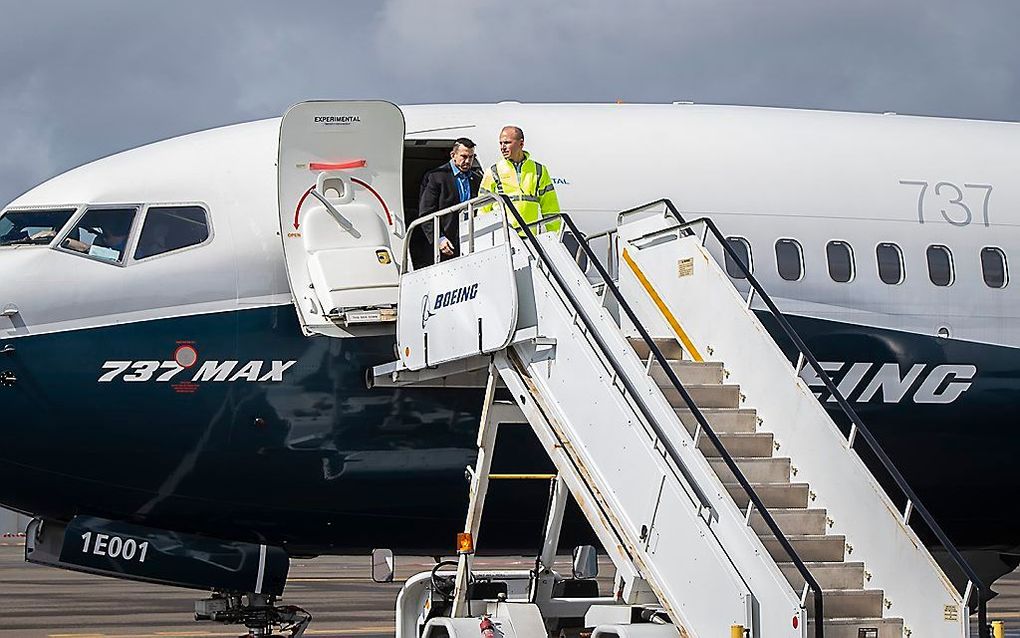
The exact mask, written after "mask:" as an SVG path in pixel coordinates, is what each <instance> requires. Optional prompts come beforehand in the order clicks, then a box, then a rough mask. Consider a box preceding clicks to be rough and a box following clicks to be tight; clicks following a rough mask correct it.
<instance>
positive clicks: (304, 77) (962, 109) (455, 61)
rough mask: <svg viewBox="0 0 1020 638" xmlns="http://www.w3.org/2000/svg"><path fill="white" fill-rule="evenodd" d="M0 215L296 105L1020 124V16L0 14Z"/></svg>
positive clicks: (322, 4)
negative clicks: (727, 109) (509, 107)
mask: <svg viewBox="0 0 1020 638" xmlns="http://www.w3.org/2000/svg"><path fill="white" fill-rule="evenodd" d="M0 11H2V15H3V16H4V21H3V23H2V24H0V140H2V142H0V200H2V201H8V200H10V199H11V198H13V197H14V196H15V195H17V194H18V193H19V192H21V191H23V190H25V189H26V188H29V187H31V186H32V185H34V184H35V183H38V182H39V181H42V180H43V179H45V178H47V177H49V176H51V175H53V174H54V173H57V172H60V171H63V170H66V169H67V168H70V167H71V166H74V165H76V164H80V163H82V162H86V161H90V160H92V159H95V158H97V157H100V156H103V155H107V154H109V153H112V152H116V151H118V150H121V149H124V148H129V147H132V146H137V145H140V144H143V143H146V142H150V141H153V140H156V139H161V138H164V137H168V136H172V135H177V134H181V133H185V132H189V131H193V130H199V129H203V128H209V127H212V126H218V125H222V124H227V123H231V122H236V121H243V120H249V119H256V118H261V117H270V116H274V115H279V114H280V113H281V112H282V111H283V110H284V109H285V108H286V107H287V106H288V105H289V104H292V103H294V102H297V101H300V100H303V99H310V98H341V99H342V98H363V97H381V98H387V99H391V100H394V101H396V102H400V103H423V102H488V101H498V100H504V99H518V100H522V101H545V102H548V101H603V102H606V101H613V100H616V99H623V100H625V101H631V102H639V101H640V102H662V101H671V100H678V99H687V100H694V101H698V102H719V103H737V104H765V105H782V106H798V107H807V108H831V109H846V110H867V111H884V110H895V111H899V112H904V113H924V114H933V115H946V116H956V117H979V118H992V119H1009V120H1012V119H1017V106H1016V105H1017V104H1020V86H1018V83H1017V80H1016V77H1017V72H1018V68H1017V66H1018V64H1017V62H1018V61H1020V43H1018V42H1017V41H1016V38H1015V36H1014V33H1013V30H1014V28H1015V25H1016V24H1020V20H1018V18H1020V4H1017V3H1015V2H1012V1H1009V0H994V1H989V2H981V3H959V2H951V1H950V0H929V1H927V2H923V1H920V0H911V1H910V2H896V3H890V2H879V1H877V0H861V1H859V2H854V3H845V2H835V1H831V0H817V1H815V2H807V1H804V0H801V1H793V0H775V1H771V2H746V1H744V2H738V1H736V0H711V1H710V0H628V1H627V2H622V3H598V4H596V3H590V2H581V1H580V0H561V1H559V2H548V1H541V2H539V1H537V0H518V2H515V3H513V4H512V6H503V5H500V4H497V3H482V2H469V1H466V0H461V1H459V2H455V1H452V0H429V1H428V2H423V1H422V0H382V1H379V2H372V1H367V0H366V1H364V2H355V1H346V2H342V1H337V0H321V1H318V0H317V1H300V2H299V1H294V2H279V1H273V0H243V1H242V0H220V1H217V2H195V1H193V0H187V1H181V2H176V3H156V2H137V1H132V0H93V1H90V2H87V3H86V2H76V1H73V0H63V1H58V0H36V1H35V2H32V3H24V2H18V1H16V0H0Z"/></svg>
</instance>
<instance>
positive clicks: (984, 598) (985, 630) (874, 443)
mask: <svg viewBox="0 0 1020 638" xmlns="http://www.w3.org/2000/svg"><path fill="white" fill-rule="evenodd" d="M660 203H661V204H663V205H664V206H665V207H666V210H667V211H668V212H669V214H670V215H672V216H673V217H674V218H675V219H676V220H677V221H678V222H679V223H680V225H679V226H675V227H673V228H671V229H668V230H690V227H691V226H693V225H696V224H705V226H706V227H707V228H708V229H709V230H710V231H711V232H712V235H713V236H715V238H716V240H718V242H719V243H720V245H721V246H722V248H723V250H724V251H725V252H726V255H728V256H729V258H730V260H731V261H732V262H733V263H734V264H736V265H737V267H738V268H739V269H740V272H741V274H743V275H744V278H745V279H746V280H747V281H748V283H750V284H751V288H752V290H753V292H754V293H756V294H757V295H758V296H759V297H761V299H762V301H763V302H765V305H766V307H767V308H768V310H769V312H770V313H771V314H772V317H773V318H774V319H775V320H776V322H777V323H778V324H779V326H780V328H782V330H783V332H784V333H785V334H786V336H787V337H788V338H789V339H790V341H792V342H793V344H794V346H796V348H797V350H798V351H799V352H800V355H801V356H803V357H804V360H805V362H806V363H807V364H808V365H810V366H811V368H812V369H813V370H814V371H815V373H816V374H817V376H818V378H819V379H821V381H822V383H823V384H824V385H825V389H826V390H828V391H829V393H830V394H831V396H832V397H833V398H834V399H835V400H836V403H837V404H838V405H839V407H840V408H841V409H842V410H843V413H844V414H845V415H846V416H847V417H848V418H849V419H850V421H851V423H852V424H853V430H852V432H851V435H850V436H849V437H848V438H849V443H850V444H849V447H850V449H853V445H854V443H855V442H856V437H855V436H854V434H853V432H854V431H855V432H856V433H857V434H860V435H861V436H863V437H864V440H865V441H867V442H868V445H869V447H870V448H871V451H872V452H873V453H874V454H875V456H876V457H877V458H878V460H879V461H880V462H881V463H882V466H883V467H884V468H885V470H886V472H888V473H889V476H890V477H891V478H892V479H893V481H895V482H896V485H897V487H899V488H900V489H901V490H902V491H903V495H904V496H905V497H906V498H907V505H906V507H905V513H904V523H906V524H907V525H910V513H911V511H912V510H914V511H916V512H917V513H918V514H919V515H920V516H921V519H922V520H924V522H925V523H926V524H927V525H928V529H929V530H930V531H931V532H932V533H933V534H934V535H935V537H936V538H937V539H938V541H939V543H940V544H941V545H942V547H943V548H944V549H945V550H946V551H947V552H948V553H949V555H950V556H951V557H952V558H953V561H954V562H955V563H956V566H957V567H959V568H960V570H961V571H962V572H963V573H964V574H965V575H966V576H967V578H968V579H969V580H970V584H971V585H972V586H973V588H974V589H975V590H977V595H978V604H977V608H978V609H977V612H978V632H979V636H980V638H990V632H989V627H988V605H987V603H988V595H987V594H988V589H987V588H986V587H985V585H984V584H983V583H982V582H981V580H980V579H979V578H978V576H977V574H976V573H975V572H974V570H973V568H971V566H970V564H969V563H967V561H966V560H965V559H964V557H963V555H961V554H960V551H959V550H958V549H956V546H955V545H953V543H952V541H950V540H949V537H948V536H946V533H945V532H944V531H943V530H942V528H941V527H940V526H939V524H938V523H937V522H936V521H935V518H934V517H933V516H932V515H931V513H930V512H929V511H928V509H927V508H926V507H925V506H924V505H923V504H922V503H921V501H920V499H919V498H917V494H915V493H914V490H913V489H911V487H910V485H909V484H908V483H907V480H906V479H905V478H904V477H903V475H902V474H901V473H900V471H899V469H898V468H897V467H896V465H895V464H894V463H893V461H892V459H890V458H889V455H888V454H886V452H885V450H884V449H882V446H881V445H880V444H879V443H878V440H877V439H876V438H875V436H874V435H873V434H872V433H871V430H869V429H868V428H867V426H866V425H864V421H863V420H862V419H861V417H860V416H858V414H857V412H856V411H855V410H854V409H853V407H851V405H850V402H849V401H847V400H846V397H844V396H843V394H842V393H841V392H840V391H839V388H837V387H836V384H835V383H833V382H832V379H831V378H829V374H828V372H826V371H825V370H824V369H823V368H822V366H821V364H820V363H819V362H818V359H816V358H815V356H814V354H812V352H811V351H810V350H809V349H808V347H807V344H805V343H804V341H803V340H802V339H801V337H800V335H799V334H797V332H796V331H795V330H794V329H793V326H791V325H790V323H789V322H788V321H787V320H786V317H784V316H783V314H782V313H781V312H780V311H779V308H778V307H777V306H776V304H775V303H774V302H773V301H772V298H771V297H769V295H768V293H766V292H765V289H764V288H763V287H762V286H761V284H760V283H758V280H757V279H755V278H754V275H753V274H751V271H750V269H749V268H748V267H747V265H746V264H744V262H743V260H742V259H740V257H739V256H738V255H737V253H736V251H734V250H733V248H731V247H730V245H729V244H728V243H727V242H726V238H725V237H724V236H723V234H722V233H721V232H720V231H719V228H718V227H717V226H716V225H715V222H713V221H712V220H711V219H709V218H708V217H701V218H699V219H696V220H693V221H690V222H688V221H686V220H684V218H683V215H681V214H680V211H678V210H677V208H676V206H674V205H673V202H671V201H670V200H669V199H665V198H664V199H660V200H656V201H654V202H650V203H648V204H645V205H644V206H639V207H635V208H632V209H629V210H627V211H624V212H622V213H620V216H623V215H625V214H627V213H632V212H636V211H638V210H641V209H642V208H649V207H652V206H655V205H657V204H660ZM749 299H750V298H749ZM798 372H799V370H798ZM963 594H964V598H965V600H964V601H963V602H964V605H967V606H969V604H970V602H969V600H967V599H966V598H967V594H968V592H967V591H966V590H965V591H964V592H963Z"/></svg>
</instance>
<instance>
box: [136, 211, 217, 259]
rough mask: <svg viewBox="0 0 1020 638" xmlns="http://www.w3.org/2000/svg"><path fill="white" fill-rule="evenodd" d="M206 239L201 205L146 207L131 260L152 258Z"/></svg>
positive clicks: (205, 217)
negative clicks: (133, 256) (143, 220)
mask: <svg viewBox="0 0 1020 638" xmlns="http://www.w3.org/2000/svg"><path fill="white" fill-rule="evenodd" d="M207 239H209V219H208V215H207V214H206V212H205V209H204V208H202V207H201V206H160V207H150V208H149V210H148V211H146V213H145V222H144V224H143V225H142V234H141V235H140V236H139V238H138V247H137V248H135V259H146V258H147V257H155V256H156V255H162V254H164V253H168V252H170V251H173V250H180V249H182V248H187V247H188V246H197V245H199V244H201V243H204V242H205V240H207Z"/></svg>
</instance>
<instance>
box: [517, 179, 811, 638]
mask: <svg viewBox="0 0 1020 638" xmlns="http://www.w3.org/2000/svg"><path fill="white" fill-rule="evenodd" d="M501 197H502V198H503V205H504V207H505V208H506V209H507V210H509V211H510V212H511V213H512V214H513V216H514V218H516V219H517V224H518V227H519V229H520V230H521V232H523V233H524V235H525V237H526V238H527V239H528V241H529V243H531V244H532V246H533V247H534V249H535V251H536V252H537V253H538V256H539V257H540V258H541V259H542V261H543V262H545V263H546V264H548V265H550V268H549V269H548V270H549V274H550V275H552V277H553V279H554V280H555V281H556V284H557V285H558V286H559V287H560V289H561V290H562V291H563V292H564V293H565V294H566V295H567V297H568V298H569V299H570V302H571V303H572V304H573V305H574V308H575V310H577V315H578V317H580V318H581V321H582V322H583V323H584V325H585V328H587V330H588V333H589V334H591V335H592V336H593V337H594V338H595V340H596V341H597V342H598V344H599V347H600V348H601V349H602V351H603V353H604V354H605V355H606V359H607V360H608V361H609V364H610V365H611V366H612V367H613V369H614V370H615V371H616V373H617V376H618V377H619V378H620V380H621V381H623V383H624V385H625V387H626V388H627V390H628V392H630V393H631V395H632V396H634V397H635V398H638V397H640V396H641V395H640V394H638V393H637V391H636V390H635V389H634V388H633V386H632V384H631V383H630V381H629V380H628V379H627V376H626V374H624V372H623V370H621V369H620V368H619V365H618V364H617V362H616V361H615V360H614V358H613V357H612V356H611V355H610V350H609V347H608V345H607V344H606V343H605V341H604V340H603V338H602V335H601V334H600V333H599V331H598V329H597V328H596V326H595V325H593V324H592V322H591V320H590V319H589V318H588V317H587V315H585V313H583V312H581V306H580V303H579V302H578V300H577V298H576V297H575V296H574V294H573V292H571V290H570V287H569V286H567V285H566V282H565V281H564V280H563V278H562V277H561V276H560V274H559V272H558V271H557V270H556V268H554V267H551V264H552V261H551V260H550V259H549V256H548V255H547V254H546V252H545V249H544V248H543V247H542V245H541V243H540V242H539V241H538V238H537V237H535V234H534V232H532V230H531V226H534V225H541V224H545V223H548V222H550V221H552V220H554V219H561V220H563V222H564V223H566V225H567V227H568V228H569V229H570V232H571V233H573V235H574V237H575V239H577V242H578V244H579V245H580V247H581V249H582V250H584V251H585V253H586V254H587V255H588V259H589V261H590V262H591V263H593V264H594V265H595V268H596V270H598V273H599V276H601V277H602V280H603V281H604V282H605V284H606V289H607V290H609V291H610V292H611V293H612V294H613V296H614V297H615V298H616V300H617V302H618V303H619V304H620V308H622V309H623V311H624V312H626V313H627V317H628V318H629V319H630V320H631V322H632V323H633V324H634V327H635V328H637V330H638V332H639V333H640V335H641V338H642V339H643V340H644V342H645V343H646V344H647V345H648V348H649V351H650V352H651V353H652V355H653V356H654V357H655V359H656V361H658V363H659V365H660V366H662V369H663V371H664V372H665V373H666V377H667V378H668V379H669V381H670V383H671V384H672V385H673V387H674V388H675V389H676V390H677V391H678V392H679V393H680V396H681V397H682V398H683V400H684V401H685V402H686V403H687V405H688V406H690V408H691V413H692V414H693V415H694V418H695V419H696V420H697V421H698V425H699V426H700V428H701V430H702V432H704V433H705V434H706V435H707V436H708V438H709V440H710V441H712V445H714V446H715V448H716V450H718V452H719V454H720V456H721V457H722V459H723V462H725V463H726V467H727V468H728V469H729V470H730V472H732V473H733V476H734V477H735V478H736V479H737V482H738V483H739V484H740V487H741V488H742V489H743V490H744V492H745V493H746V494H747V497H748V499H749V500H750V501H751V503H752V504H753V505H754V507H755V508H756V509H757V510H758V512H759V513H760V514H761V517H762V520H764V521H765V524H766V525H767V526H768V528H769V530H770V531H771V532H772V534H773V535H774V536H775V538H776V540H778V541H779V544H780V545H781V546H782V548H783V551H785V552H786V554H787V555H788V556H789V557H790V558H791V559H792V560H793V564H794V565H795V566H796V568H797V571H798V572H799V573H800V575H801V576H802V577H803V578H804V582H805V583H806V584H807V586H808V587H809V588H810V589H811V591H812V594H813V599H814V621H815V632H814V633H815V638H824V636H825V633H824V631H825V630H824V622H823V620H824V613H823V602H822V588H821V587H820V586H819V585H818V581H816V580H815V578H814V576H812V575H811V572H810V571H809V570H808V568H807V565H805V564H804V561H802V560H801V558H800V556H798V555H797V552H796V550H794V548H793V545H791V544H790V541H789V539H787V538H786V535H785V534H784V533H783V530H782V529H781V528H780V527H779V524H778V523H777V522H776V520H775V519H774V518H772V514H771V513H769V511H768V508H766V507H765V503H764V502H763V501H762V500H761V498H760V497H759V496H758V494H757V493H756V492H755V491H754V488H752V487H751V484H750V483H749V482H748V480H747V478H746V477H745V476H744V473H743V472H742V471H741V470H740V467H739V466H738V465H737V462H736V461H734V460H733V457H732V456H730V454H729V452H728V451H727V450H726V448H725V447H724V446H723V444H722V441H720V440H719V436H718V435H717V434H716V433H715V431H714V430H713V429H712V427H711V425H709V423H708V420H707V419H706V418H705V415H704V414H703V413H702V412H701V409H700V408H698V405H697V404H696V403H695V402H694V399H692V398H691V395H690V394H689V393H688V392H687V389H686V388H684V386H683V383H681V382H680V379H679V378H678V377H677V376H676V373H675V372H674V371H673V368H672V367H670V365H669V361H668V360H667V359H666V356H665V355H664V354H662V351H661V350H660V349H659V347H658V346H657V345H655V342H654V340H652V337H651V336H650V335H649V334H648V331H647V330H645V327H644V325H643V324H642V323H641V321H640V320H639V319H638V317H637V315H636V314H635V313H634V311H633V309H631V307H630V304H628V303H627V301H626V299H624V298H623V295H622V294H621V293H620V290H619V288H617V287H616V284H615V283H613V281H612V277H611V276H610V275H609V273H608V272H606V270H605V268H604V267H603V266H602V264H601V263H600V262H599V260H598V257H596V255H595V252H594V251H593V250H592V249H591V246H589V245H588V242H587V241H586V240H585V237H584V235H583V234H582V233H581V231H580V230H578V228H577V226H576V225H575V224H574V221H573V220H572V219H571V218H570V216H569V215H566V214H564V213H557V214H555V215H549V216H545V217H543V218H542V219H541V220H539V221H537V222H531V223H528V222H525V221H524V219H523V218H522V217H521V215H520V213H519V212H517V208H516V207H514V205H513V203H512V202H511V201H510V199H509V198H508V197H507V196H506V195H501ZM638 403H639V404H640V401H638ZM639 407H640V408H641V410H642V414H644V416H645V418H646V420H647V421H648V424H649V426H650V427H651V428H652V429H653V430H654V431H655V434H656V436H658V437H659V440H660V442H662V444H663V447H664V448H665V450H666V451H667V452H668V453H669V456H670V458H671V460H672V461H673V463H674V464H675V465H676V466H677V467H678V468H679V469H680V471H681V473H683V474H684V476H685V478H687V479H688V482H690V483H691V485H692V487H693V488H694V489H695V490H697V485H696V484H695V483H693V482H692V481H691V477H690V476H689V475H688V474H687V472H686V470H685V468H684V465H683V463H682V462H681V460H680V457H679V454H678V453H677V451H676V449H675V448H674V447H673V445H672V443H671V442H670V440H669V438H668V437H666V436H665V433H664V432H663V431H662V429H661V428H660V427H659V425H658V423H657V422H656V421H655V419H654V418H652V417H651V415H650V414H648V413H647V412H646V411H645V409H644V408H643V406H639Z"/></svg>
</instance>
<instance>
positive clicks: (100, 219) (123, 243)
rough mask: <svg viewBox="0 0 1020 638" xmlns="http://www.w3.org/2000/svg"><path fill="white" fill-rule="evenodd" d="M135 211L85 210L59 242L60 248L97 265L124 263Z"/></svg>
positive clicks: (130, 209)
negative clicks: (85, 256) (79, 255)
mask: <svg viewBox="0 0 1020 638" xmlns="http://www.w3.org/2000/svg"><path fill="white" fill-rule="evenodd" d="M137 214H138V209H137V208H93V209H90V210H88V211H87V212H86V213H85V214H84V215H82V216H81V219H79V220H78V223H77V224H75V225H74V227H73V228H72V229H71V232H70V233H68V234H67V236H65V237H64V240H63V241H62V242H60V246H61V248H66V249H67V250H70V251H73V252H77V253H82V254H84V255H88V256H89V257H93V258H95V259H98V260H100V261H106V262H110V263H116V264H119V263H123V261H124V256H125V253H126V251H127V244H128V239H129V238H130V236H131V227H132V226H133V225H134V221H135V216H136V215H137Z"/></svg>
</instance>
